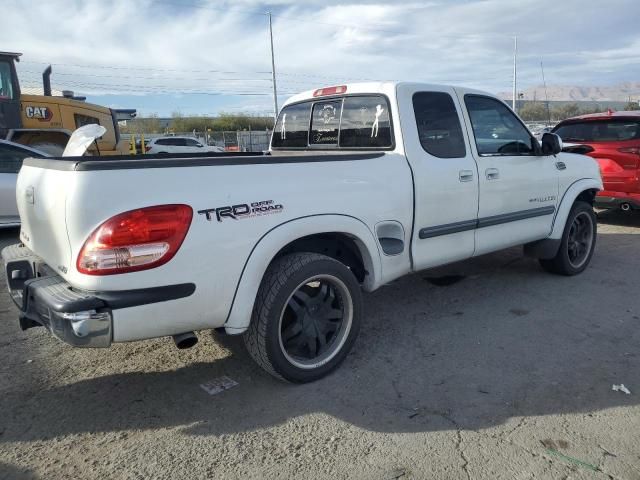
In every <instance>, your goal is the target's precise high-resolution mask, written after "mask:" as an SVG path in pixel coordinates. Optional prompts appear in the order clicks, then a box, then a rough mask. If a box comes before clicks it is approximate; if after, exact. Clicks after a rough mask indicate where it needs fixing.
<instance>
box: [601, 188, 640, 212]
mask: <svg viewBox="0 0 640 480" xmlns="http://www.w3.org/2000/svg"><path fill="white" fill-rule="evenodd" d="M625 203H627V204H629V206H630V207H631V208H632V209H634V210H640V194H637V193H636V194H629V193H623V192H600V193H599V194H598V195H596V198H595V201H594V206H595V207H597V208H620V207H621V206H622V205H623V204H625Z"/></svg>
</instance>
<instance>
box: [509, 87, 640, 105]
mask: <svg viewBox="0 0 640 480" xmlns="http://www.w3.org/2000/svg"><path fill="white" fill-rule="evenodd" d="M546 90H547V92H546V96H548V100H550V101H574V102H606V101H609V102H628V101H629V100H631V101H633V102H637V101H640V82H624V83H620V84H618V85H609V86H579V85H547V89H546ZM519 92H520V93H521V94H524V96H523V97H521V98H522V99H523V100H530V101H531V100H538V101H543V100H545V99H546V96H545V88H544V85H537V86H534V87H529V88H526V89H523V90H519ZM498 96H499V97H500V98H503V99H505V100H511V98H512V92H502V93H499V94H498Z"/></svg>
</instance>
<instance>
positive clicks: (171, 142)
mask: <svg viewBox="0 0 640 480" xmlns="http://www.w3.org/2000/svg"><path fill="white" fill-rule="evenodd" d="M204 152H224V149H222V148H220V147H216V146H210V145H204V144H202V143H200V142H199V141H198V140H197V139H195V138H193V137H160V138H153V139H151V140H150V141H149V143H148V144H147V153H204Z"/></svg>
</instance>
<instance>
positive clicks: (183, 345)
mask: <svg viewBox="0 0 640 480" xmlns="http://www.w3.org/2000/svg"><path fill="white" fill-rule="evenodd" d="M173 341H174V342H175V344H176V347H177V348H178V349H179V350H184V349H187V348H191V347H193V346H194V345H195V344H196V343H198V337H197V336H196V334H195V333H194V332H185V333H179V334H178V335H174V336H173Z"/></svg>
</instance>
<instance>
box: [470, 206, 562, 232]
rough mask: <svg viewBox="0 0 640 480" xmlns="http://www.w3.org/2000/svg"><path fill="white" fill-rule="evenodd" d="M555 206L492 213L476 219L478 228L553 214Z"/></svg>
mask: <svg viewBox="0 0 640 480" xmlns="http://www.w3.org/2000/svg"><path fill="white" fill-rule="evenodd" d="M555 211H556V207H554V206H552V205H549V206H548V207H540V208H532V209H530V210H521V211H519V212H513V213H505V214H502V215H494V216H492V217H485V218H479V219H478V228H484V227H492V226H494V225H501V224H503V223H509V222H517V221H518V220H526V219H528V218H535V217H542V216H544V215H553V213H554V212H555Z"/></svg>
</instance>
